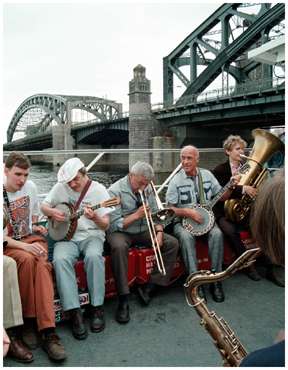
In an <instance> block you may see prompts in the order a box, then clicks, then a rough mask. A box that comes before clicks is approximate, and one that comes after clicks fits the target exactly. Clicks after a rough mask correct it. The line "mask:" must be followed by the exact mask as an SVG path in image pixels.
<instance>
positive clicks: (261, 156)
mask: <svg viewBox="0 0 288 370" xmlns="http://www.w3.org/2000/svg"><path fill="white" fill-rule="evenodd" d="M252 136H253V137H254V139H255V142H254V145H253V148H252V152H251V154H250V156H249V157H246V156H243V157H244V158H246V159H247V162H246V163H245V164H244V165H243V166H242V167H241V169H240V171H239V174H240V175H241V179H240V182H239V183H238V185H242V186H243V185H249V186H253V187H254V188H258V187H259V186H260V185H261V184H262V182H263V181H264V180H265V179H266V177H267V174H268V170H267V168H263V165H264V163H265V162H267V161H268V160H269V159H270V158H271V157H272V155H273V154H274V153H276V152H278V151H284V147H285V146H284V143H283V142H282V141H281V140H280V139H278V137H277V136H275V135H273V134H271V133H270V132H268V131H265V130H262V129H260V128H257V129H255V130H253V131H252ZM253 200H254V199H252V198H251V197H250V196H249V195H248V194H243V195H242V197H241V198H240V199H228V200H226V201H225V203H224V210H225V215H226V217H227V218H228V219H229V220H231V221H232V222H235V223H241V222H243V221H244V220H245V219H247V217H248V215H249V212H250V209H251V206H252V202H253Z"/></svg>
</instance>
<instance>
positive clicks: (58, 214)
mask: <svg viewBox="0 0 288 370" xmlns="http://www.w3.org/2000/svg"><path fill="white" fill-rule="evenodd" d="M50 217H51V218H52V219H53V220H55V221H59V222H64V221H66V218H67V215H66V214H65V213H64V212H63V211H60V210H59V209H57V208H52V210H51V215H50Z"/></svg>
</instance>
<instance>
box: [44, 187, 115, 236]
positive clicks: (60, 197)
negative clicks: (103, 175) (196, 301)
mask: <svg viewBox="0 0 288 370" xmlns="http://www.w3.org/2000/svg"><path fill="white" fill-rule="evenodd" d="M79 196H80V193H78V192H75V191H74V190H72V189H71V188H70V186H69V185H67V184H62V183H57V184H55V185H54V186H53V188H52V189H51V190H50V192H49V193H48V195H47V196H46V198H45V199H44V202H43V203H47V204H48V205H49V206H50V207H55V206H56V205H58V204H59V203H63V202H66V203H70V204H72V205H73V206H74V205H75V204H76V203H77V200H78V198H79ZM107 199H110V196H109V193H108V191H107V189H106V188H105V187H104V186H103V185H102V184H100V183H99V182H97V181H92V183H91V185H90V186H89V189H88V191H87V193H86V194H85V196H84V198H83V200H82V202H81V204H80V206H79V208H78V210H82V209H83V208H84V207H85V206H88V205H89V206H95V205H96V204H99V203H101V202H103V201H105V200H107ZM113 210H114V208H113V207H110V208H98V209H97V210H96V211H95V212H96V213H97V214H98V215H99V216H100V217H103V216H104V215H106V214H109V213H110V212H112V211H113ZM89 236H97V237H101V238H102V239H103V241H104V239H105V232H104V231H103V230H101V229H99V227H98V226H97V225H96V224H95V222H94V221H93V220H89V219H88V218H87V217H85V216H84V215H82V216H81V217H80V218H79V219H78V224H77V229H76V232H75V234H74V235H73V238H72V239H71V240H72V241H81V240H84V239H86V238H88V237H89Z"/></svg>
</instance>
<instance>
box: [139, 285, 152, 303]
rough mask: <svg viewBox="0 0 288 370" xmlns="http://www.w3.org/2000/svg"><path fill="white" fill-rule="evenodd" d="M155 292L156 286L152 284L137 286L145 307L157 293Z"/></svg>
mask: <svg viewBox="0 0 288 370" xmlns="http://www.w3.org/2000/svg"><path fill="white" fill-rule="evenodd" d="M155 290H156V285H155V284H152V283H148V284H146V285H138V286H137V291H138V294H139V297H140V300H141V302H142V303H143V304H144V305H145V306H148V305H149V303H150V301H151V298H152V295H153V293H154V292H155Z"/></svg>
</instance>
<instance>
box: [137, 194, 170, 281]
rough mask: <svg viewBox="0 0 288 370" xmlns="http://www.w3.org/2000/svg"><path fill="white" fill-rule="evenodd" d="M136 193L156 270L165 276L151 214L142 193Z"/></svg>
mask: <svg viewBox="0 0 288 370" xmlns="http://www.w3.org/2000/svg"><path fill="white" fill-rule="evenodd" d="M152 189H153V187H152ZM138 192H139V194H140V198H141V202H142V204H143V209H144V213H145V218H146V222H147V225H148V230H149V234H150V238H151V243H152V247H153V250H154V254H155V259H156V263H157V267H158V270H159V272H160V274H161V275H166V270H165V266H164V262H163V258H162V254H161V250H160V245H159V242H158V240H157V233H156V230H155V225H154V222H153V217H152V213H151V211H150V210H149V209H148V207H147V205H146V199H145V198H146V197H145V195H144V192H143V191H142V190H138Z"/></svg>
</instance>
